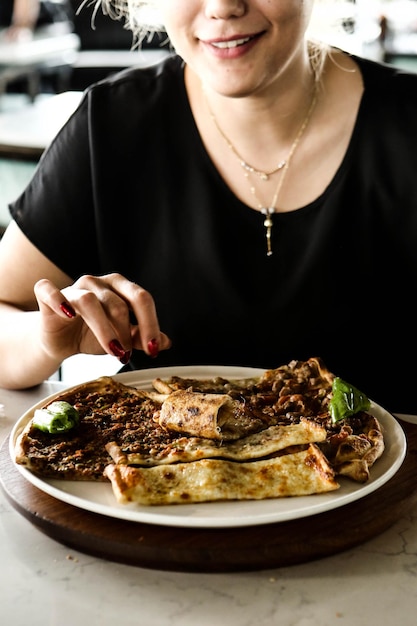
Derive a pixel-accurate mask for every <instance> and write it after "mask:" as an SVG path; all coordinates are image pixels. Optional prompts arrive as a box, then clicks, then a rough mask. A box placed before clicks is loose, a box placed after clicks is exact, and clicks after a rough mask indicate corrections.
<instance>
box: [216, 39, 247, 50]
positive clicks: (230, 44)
mask: <svg viewBox="0 0 417 626" xmlns="http://www.w3.org/2000/svg"><path fill="white" fill-rule="evenodd" d="M251 39H253V37H242V38H241V39H233V40H231V41H212V42H211V45H212V46H214V47H215V48H221V49H222V50H223V49H226V50H228V49H229V48H237V47H238V46H243V45H244V44H245V43H248V41H250V40H251Z"/></svg>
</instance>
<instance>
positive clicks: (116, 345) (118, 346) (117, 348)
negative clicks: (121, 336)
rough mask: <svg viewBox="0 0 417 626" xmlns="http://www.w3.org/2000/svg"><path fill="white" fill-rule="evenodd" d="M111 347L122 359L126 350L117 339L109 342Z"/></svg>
mask: <svg viewBox="0 0 417 626" xmlns="http://www.w3.org/2000/svg"><path fill="white" fill-rule="evenodd" d="M109 348H110V350H111V351H112V352H113V354H114V356H117V358H119V359H121V358H123V357H124V356H125V354H126V350H124V349H123V348H122V346H121V344H120V342H119V341H118V340H117V339H112V340H111V341H110V343H109Z"/></svg>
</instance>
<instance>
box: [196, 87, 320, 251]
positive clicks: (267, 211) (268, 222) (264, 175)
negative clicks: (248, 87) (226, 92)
mask: <svg viewBox="0 0 417 626" xmlns="http://www.w3.org/2000/svg"><path fill="white" fill-rule="evenodd" d="M316 102H317V83H316V81H315V82H314V91H313V97H312V99H311V103H310V106H309V109H308V111H307V114H306V116H305V118H304V120H303V122H302V124H301V126H300V128H299V129H298V132H297V135H296V136H295V139H294V141H293V143H292V145H291V148H290V151H289V153H288V156H287V158H286V159H285V160H284V161H281V162H280V163H279V164H278V166H277V167H276V168H275V169H274V170H271V171H270V172H263V171H262V170H258V169H256V168H254V167H252V166H250V165H248V163H246V162H245V161H244V160H243V159H242V158H241V157H240V155H239V153H238V152H237V150H236V148H235V147H234V146H233V144H232V142H231V141H230V139H229V138H228V137H227V135H225V133H224V132H223V131H222V129H221V128H220V126H219V124H218V122H217V119H216V117H215V115H214V113H213V111H212V110H211V108H210V105H209V103H208V100H207V98H206V103H207V108H208V111H209V114H210V117H211V119H212V120H213V122H214V125H215V126H216V128H217V130H218V132H219V133H220V135H221V136H222V137H223V139H224V140H225V141H226V143H227V145H228V146H229V148H230V149H231V150H232V152H233V154H234V155H235V156H236V157H237V159H238V160H239V162H240V165H241V166H242V167H243V169H244V176H245V178H246V179H248V180H249V175H250V174H256V175H258V176H259V177H260V178H261V179H262V180H268V177H269V176H271V175H272V174H274V173H276V172H278V171H280V170H282V175H281V176H280V178H279V180H278V184H277V187H276V189H275V192H274V195H273V197H272V201H271V204H270V206H269V207H266V206H264V205H263V204H262V202H261V201H260V200H259V198H258V195H257V190H256V188H255V186H254V185H253V184H251V186H250V191H251V193H252V195H253V196H254V198H255V200H256V201H257V203H258V207H257V208H258V210H259V211H260V212H261V213H262V214H263V215H265V220H264V226H265V228H266V233H265V236H266V254H267V256H271V255H272V243H271V235H272V226H273V221H272V215H273V214H274V213H275V212H276V207H277V202H278V198H279V195H280V193H281V189H282V186H283V184H284V180H285V177H286V174H287V172H288V168H289V166H290V163H291V159H292V158H293V156H294V152H295V151H296V149H297V146H298V144H299V143H300V140H301V138H302V136H303V134H304V131H305V130H306V128H307V126H308V123H309V121H310V119H311V116H312V114H313V111H314V108H315V106H316Z"/></svg>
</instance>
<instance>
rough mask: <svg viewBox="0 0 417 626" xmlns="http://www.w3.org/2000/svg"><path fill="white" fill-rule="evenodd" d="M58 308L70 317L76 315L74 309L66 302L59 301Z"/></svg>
mask: <svg viewBox="0 0 417 626" xmlns="http://www.w3.org/2000/svg"><path fill="white" fill-rule="evenodd" d="M60 309H61V311H62V312H63V313H65V315H66V316H67V317H69V318H70V319H72V318H73V317H75V315H76V313H75V311H74V309H73V308H72V306H71V305H70V304H68V302H61V305H60Z"/></svg>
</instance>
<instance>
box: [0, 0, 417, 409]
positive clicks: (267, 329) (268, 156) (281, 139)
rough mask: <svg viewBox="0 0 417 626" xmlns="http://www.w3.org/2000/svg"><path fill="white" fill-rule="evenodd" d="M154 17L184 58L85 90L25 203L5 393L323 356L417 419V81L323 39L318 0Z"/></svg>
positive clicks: (236, 1)
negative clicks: (87, 362) (111, 362)
mask: <svg viewBox="0 0 417 626" xmlns="http://www.w3.org/2000/svg"><path fill="white" fill-rule="evenodd" d="M139 4H140V5H144V4H145V3H139ZM156 4H157V7H158V9H159V11H160V15H161V17H162V21H163V24H164V27H165V28H166V30H167V33H168V35H169V37H170V41H171V43H172V46H173V49H175V51H176V53H177V55H174V56H173V57H172V58H169V59H168V60H166V61H165V62H163V63H162V65H159V66H157V67H152V68H149V69H146V70H128V71H126V72H124V73H122V74H121V75H120V76H118V77H115V78H110V79H108V80H106V81H104V82H102V83H101V84H98V85H97V86H93V87H92V88H91V89H89V90H87V92H86V94H85V97H84V99H83V102H82V103H81V105H80V108H79V109H78V111H77V112H76V113H75V115H74V116H73V117H72V119H71V120H70V121H69V122H68V124H67V125H66V127H65V128H64V129H63V130H62V132H61V133H60V135H59V136H58V138H57V139H56V140H55V141H54V143H53V144H52V146H51V147H50V149H49V150H48V151H47V153H46V154H45V155H44V157H43V159H42V161H41V163H40V166H39V168H38V170H37V173H36V174H35V177H34V179H33V181H32V182H31V184H30V185H29V187H28V188H27V189H26V191H25V192H24V193H23V195H22V196H21V197H20V198H19V199H18V200H17V201H16V202H15V203H14V204H13V205H12V207H11V211H12V215H13V217H14V221H13V222H12V223H11V225H10V226H9V228H8V229H7V231H6V233H5V235H4V237H3V239H2V242H1V246H0V300H1V302H2V304H1V309H0V311H1V324H0V345H1V354H2V360H1V365H0V384H1V385H3V386H5V387H9V388H19V387H27V386H30V385H35V384H37V383H39V382H40V381H42V380H44V379H45V378H47V377H48V376H49V375H51V374H52V373H53V372H54V371H56V369H57V368H58V366H59V365H60V363H61V362H62V360H63V359H65V358H67V357H69V356H70V355H73V354H77V353H81V352H83V353H89V354H103V353H109V354H114V355H116V356H117V357H119V358H120V361H121V363H122V364H123V365H124V366H125V367H132V368H143V367H149V366H153V365H158V366H162V365H181V364H189V365H194V364H221V365H248V366H261V367H276V366H278V365H280V364H282V363H286V362H288V361H290V360H291V359H304V358H308V357H310V356H320V357H322V358H323V360H324V361H325V363H326V365H327V366H328V367H329V368H330V369H332V370H333V371H334V372H336V373H337V374H338V375H339V376H341V377H342V378H345V379H346V380H349V381H350V382H351V383H353V384H355V385H356V386H358V387H359V388H362V389H363V390H364V391H365V392H366V393H367V394H368V395H370V396H371V397H373V398H375V400H376V401H378V402H379V403H381V404H383V405H385V406H386V408H388V409H390V410H393V411H398V412H416V410H417V406H416V401H415V398H414V392H413V389H412V386H413V382H414V375H415V372H414V369H415V367H414V348H415V333H414V314H413V309H412V307H411V296H412V286H413V285H414V281H415V277H416V270H417V255H416V249H415V234H416V230H417V211H416V202H417V194H416V181H417V178H416V175H415V172H416V171H417V156H416V150H415V132H416V130H417V128H416V125H417V121H416V116H415V105H416V103H415V95H414V94H415V92H416V83H417V77H416V76H414V75H406V74H404V73H401V72H397V71H396V70H394V69H391V68H386V67H384V66H382V65H378V64H375V63H372V62H371V61H366V60H363V59H360V58H356V57H352V56H350V55H348V54H346V53H344V52H341V51H340V50H335V49H333V50H327V49H326V48H325V47H324V46H318V45H314V44H312V43H309V42H308V37H307V35H306V33H307V29H308V25H309V20H310V18H311V13H312V10H313V4H314V0H282V1H280V2H269V0H157V1H156ZM106 6H107V9H109V7H110V8H112V9H116V10H119V11H120V12H122V13H123V12H124V6H125V2H124V1H123V0H113V1H111V0H108V2H107V5H106ZM132 15H133V14H132ZM137 15H138V14H134V16H135V17H137ZM38 309H39V310H38ZM404 344H405V345H404ZM157 356H158V358H157V359H156V358H152V357H157ZM128 362H129V365H127V363H128ZM394 372H395V374H394ZM393 380H395V383H393Z"/></svg>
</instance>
